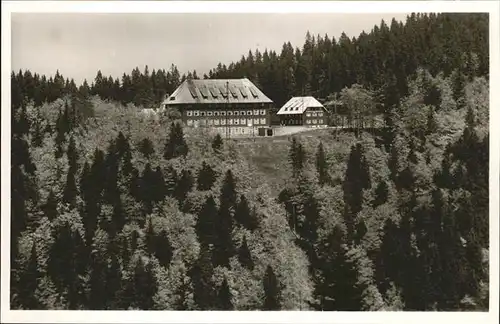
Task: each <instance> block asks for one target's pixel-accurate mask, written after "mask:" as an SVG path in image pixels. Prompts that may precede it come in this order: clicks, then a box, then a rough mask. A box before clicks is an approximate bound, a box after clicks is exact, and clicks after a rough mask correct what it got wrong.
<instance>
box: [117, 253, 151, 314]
mask: <svg viewBox="0 0 500 324" xmlns="http://www.w3.org/2000/svg"><path fill="white" fill-rule="evenodd" d="M157 291H158V283H157V281H156V278H155V274H154V272H153V268H152V263H151V262H148V263H147V264H144V261H143V260H142V257H138V258H137V261H136V262H135V265H134V267H133V272H132V274H131V278H129V280H128V282H127V284H126V287H125V298H126V299H127V300H128V301H129V303H130V305H129V306H130V307H133V308H138V309H140V310H152V309H153V307H154V301H153V297H154V295H155V294H156V292H157Z"/></svg>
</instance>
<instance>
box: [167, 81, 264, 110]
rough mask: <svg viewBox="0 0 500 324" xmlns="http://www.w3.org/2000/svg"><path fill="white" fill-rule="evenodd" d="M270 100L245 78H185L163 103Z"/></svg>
mask: <svg viewBox="0 0 500 324" xmlns="http://www.w3.org/2000/svg"><path fill="white" fill-rule="evenodd" d="M272 102H273V101H272V100H271V99H269V98H268V97H266V95H265V94H264V93H263V92H262V91H260V90H259V89H258V88H257V87H256V86H255V85H254V84H253V83H252V82H251V81H250V80H248V79H246V78H245V79H203V80H186V81H184V82H183V83H182V84H181V85H180V86H179V87H178V88H177V89H176V90H175V91H174V93H172V94H171V95H170V96H169V97H168V98H166V99H165V100H164V101H163V104H167V105H182V104H205V103H206V104H209V103H272Z"/></svg>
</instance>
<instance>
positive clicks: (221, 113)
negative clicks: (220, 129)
mask: <svg viewBox="0 0 500 324" xmlns="http://www.w3.org/2000/svg"><path fill="white" fill-rule="evenodd" d="M186 114H187V116H188V117H191V116H194V117H205V116H208V117H212V116H252V115H253V116H259V115H260V116H264V115H265V114H266V110H265V109H261V110H253V111H252V110H247V111H228V112H226V111H199V110H188V111H187V112H186Z"/></svg>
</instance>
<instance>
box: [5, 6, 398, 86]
mask: <svg viewBox="0 0 500 324" xmlns="http://www.w3.org/2000/svg"><path fill="white" fill-rule="evenodd" d="M393 17H394V18H396V19H397V20H404V19H405V17H406V14H334V13H329V14H241V13H240V14H213V13H209V14H195V13H191V14H79V13H73V14H66V13H61V14H47V13H37V14H29V13H13V14H12V25H11V26H12V69H13V70H16V71H17V70H19V69H30V70H31V71H32V72H37V73H39V74H45V75H53V74H54V73H55V71H56V70H57V69H59V71H60V72H61V73H62V74H63V75H64V76H65V77H70V78H71V77H72V78H74V79H75V81H76V82H77V83H80V82H81V81H83V79H84V78H87V80H89V81H90V80H92V79H93V78H94V77H95V75H96V72H97V70H99V69H100V70H101V71H102V72H103V74H104V75H112V76H113V77H117V76H121V75H122V74H123V72H127V73H130V71H131V70H132V69H133V68H134V67H136V66H139V68H140V69H141V70H142V69H143V68H144V66H145V65H148V66H149V69H150V71H151V70H152V69H153V68H154V69H159V68H165V69H168V68H169V67H170V65H171V64H172V63H173V64H175V65H177V67H178V68H179V70H180V71H181V74H182V73H185V72H187V71H188V70H196V71H197V72H198V74H199V75H200V76H202V75H203V73H207V72H208V70H209V69H211V68H214V67H216V65H217V63H218V62H221V63H225V64H229V63H231V61H237V60H239V59H240V58H241V55H243V54H246V53H248V50H249V49H252V50H254V49H256V48H258V49H259V50H261V51H264V49H266V48H268V49H273V50H276V51H278V53H279V51H281V46H282V45H283V43H284V42H285V41H290V42H291V43H292V45H293V46H294V47H296V46H299V47H302V45H303V43H304V39H305V34H306V32H307V31H308V30H309V31H310V32H311V33H312V34H314V35H316V34H320V35H322V36H323V35H324V34H328V35H329V36H330V37H332V36H334V37H336V38H337V39H338V37H339V36H340V35H341V33H342V32H345V33H346V34H347V35H348V36H349V37H353V36H358V35H359V33H360V32H361V31H363V30H365V31H366V32H370V30H371V29H372V28H373V26H374V25H375V24H379V23H380V21H381V20H382V19H384V20H385V21H386V22H387V23H388V24H389V23H390V21H391V19H392V18H393Z"/></svg>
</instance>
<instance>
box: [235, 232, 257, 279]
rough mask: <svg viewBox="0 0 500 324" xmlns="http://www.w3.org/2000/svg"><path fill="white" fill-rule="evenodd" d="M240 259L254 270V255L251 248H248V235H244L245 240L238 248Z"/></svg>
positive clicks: (248, 267) (246, 266)
mask: <svg viewBox="0 0 500 324" xmlns="http://www.w3.org/2000/svg"><path fill="white" fill-rule="evenodd" d="M238 261H239V262H240V264H241V265H242V266H243V267H245V268H247V269H248V270H250V271H252V270H253V268H254V262H253V260H252V255H251V254H250V250H249V249H248V244H247V238H246V236H243V242H242V243H241V246H240V248H239V250H238Z"/></svg>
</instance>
